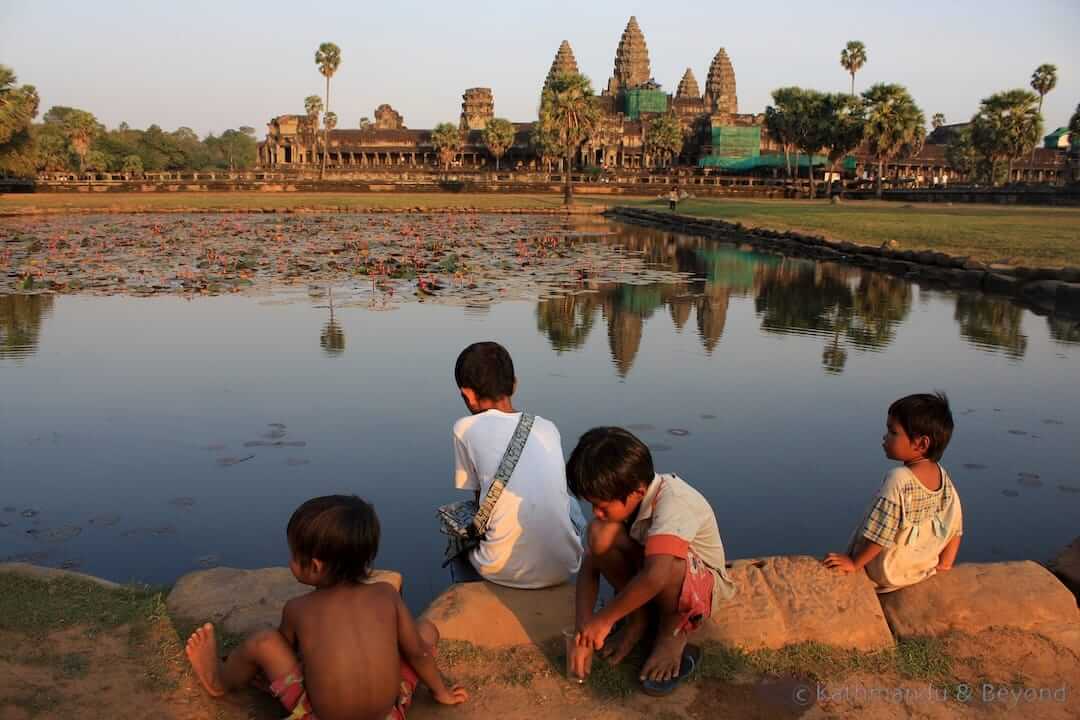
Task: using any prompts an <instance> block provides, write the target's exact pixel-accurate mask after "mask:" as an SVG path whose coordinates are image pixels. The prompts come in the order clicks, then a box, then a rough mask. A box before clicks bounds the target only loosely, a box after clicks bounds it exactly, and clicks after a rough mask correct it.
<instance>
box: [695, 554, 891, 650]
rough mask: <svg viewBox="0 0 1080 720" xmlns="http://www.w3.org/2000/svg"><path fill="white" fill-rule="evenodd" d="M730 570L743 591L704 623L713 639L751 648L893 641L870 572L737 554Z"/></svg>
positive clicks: (875, 646)
mask: <svg viewBox="0 0 1080 720" xmlns="http://www.w3.org/2000/svg"><path fill="white" fill-rule="evenodd" d="M730 572H731V576H732V579H733V580H734V581H735V584H736V585H737V586H738V592H737V593H736V594H735V597H734V598H732V599H731V600H730V601H728V602H727V603H726V604H724V605H722V606H721V607H720V608H718V609H717V611H716V614H715V615H714V616H713V619H712V621H711V622H709V623H707V624H706V625H705V626H704V627H703V629H702V633H703V635H704V636H705V637H706V638H707V639H709V640H713V641H716V642H721V643H724V644H725V645H732V646H737V647H741V648H743V649H746V650H758V649H762V648H773V649H775V648H780V647H783V646H784V645H790V644H793V643H800V642H820V643H824V644H827V645H834V646H836V647H847V648H856V649H858V650H879V649H881V648H886V647H891V646H892V645H893V637H892V635H891V634H890V632H889V626H888V624H886V622H885V617H884V615H883V613H882V611H881V606H880V604H879V603H878V600H877V594H876V593H875V592H874V585H873V583H872V582H871V581H870V579H869V578H867V577H866V575H865V574H864V573H851V574H848V575H844V574H841V573H838V572H835V571H832V570H829V569H827V568H826V567H825V566H824V565H822V564H821V561H820V560H819V559H817V558H813V557H808V556H778V557H767V558H761V559H757V560H737V561H735V562H734V563H732V565H731V570H730Z"/></svg>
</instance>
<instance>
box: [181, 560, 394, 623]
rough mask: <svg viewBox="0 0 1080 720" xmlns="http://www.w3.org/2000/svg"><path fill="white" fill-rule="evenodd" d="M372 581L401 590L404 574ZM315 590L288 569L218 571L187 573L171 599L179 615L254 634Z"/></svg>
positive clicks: (375, 576) (380, 574)
mask: <svg viewBox="0 0 1080 720" xmlns="http://www.w3.org/2000/svg"><path fill="white" fill-rule="evenodd" d="M371 582H388V583H390V584H391V585H393V586H394V587H395V588H396V589H397V590H398V591H399V592H400V590H401V575H400V574H399V573H396V572H392V571H389V570H375V571H373V573H372V579H371ZM307 592H311V588H310V587H308V586H307V585H301V584H300V583H298V582H297V581H296V579H295V578H294V577H293V575H292V572H291V571H290V570H289V568H285V567H270V568H260V569H258V570H239V569H237V568H228V567H219V568H212V569H210V570H200V571H198V572H193V573H188V574H187V575H185V576H183V577H182V578H180V580H178V581H177V583H176V585H175V586H174V587H173V589H172V592H170V593H169V597H168V598H167V599H166V605H167V606H168V608H169V613H170V614H171V615H173V616H174V617H180V618H185V619H188V620H195V621H197V622H212V623H215V624H216V625H218V626H219V627H222V628H223V629H225V630H226V631H228V632H232V633H249V632H252V631H254V630H258V629H261V628H267V627H277V626H278V624H279V623H280V622H281V609H282V608H283V607H285V603H286V602H288V601H289V600H291V599H292V598H294V597H296V596H297V595H303V594H304V593H307Z"/></svg>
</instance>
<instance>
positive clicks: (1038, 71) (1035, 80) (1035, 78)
mask: <svg viewBox="0 0 1080 720" xmlns="http://www.w3.org/2000/svg"><path fill="white" fill-rule="evenodd" d="M1056 86H1057V65H1051V64H1050V63H1043V64H1042V65H1040V66H1039V67H1037V68H1035V72H1033V73H1031V89H1032V90H1034V91H1035V92H1037V93H1039V115H1040V116H1041V115H1042V106H1043V98H1044V97H1046V94H1047V93H1049V92H1050V91H1051V90H1053V89H1054V88H1055V87H1056ZM1031 162H1032V163H1034V162H1035V149H1034V148H1032V149H1031Z"/></svg>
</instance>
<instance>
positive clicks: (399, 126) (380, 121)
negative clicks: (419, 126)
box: [375, 103, 405, 130]
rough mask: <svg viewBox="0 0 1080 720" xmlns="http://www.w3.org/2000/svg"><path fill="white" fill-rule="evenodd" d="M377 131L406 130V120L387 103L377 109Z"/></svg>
mask: <svg viewBox="0 0 1080 720" xmlns="http://www.w3.org/2000/svg"><path fill="white" fill-rule="evenodd" d="M375 129H376V130H404V129H405V120H404V119H403V118H402V117H401V113H399V112H398V111H397V110H395V109H394V108H392V107H390V106H389V105H387V104H386V103H383V104H382V105H380V106H379V107H377V108H375Z"/></svg>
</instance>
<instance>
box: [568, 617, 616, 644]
mask: <svg viewBox="0 0 1080 720" xmlns="http://www.w3.org/2000/svg"><path fill="white" fill-rule="evenodd" d="M611 626H612V623H609V622H606V621H605V620H603V619H602V618H601V617H600V616H599V615H593V616H592V617H591V618H589V620H588V622H586V623H585V625H584V626H582V628H581V630H580V631H579V632H578V634H577V644H578V647H586V648H592V649H593V650H599V649H600V648H602V647H604V640H606V639H607V636H608V634H609V633H610V632H611Z"/></svg>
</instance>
